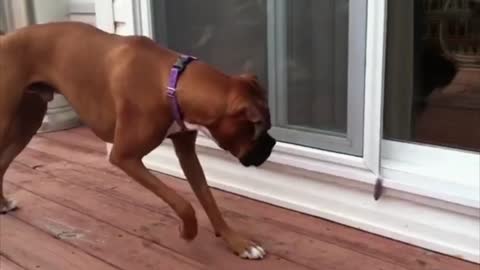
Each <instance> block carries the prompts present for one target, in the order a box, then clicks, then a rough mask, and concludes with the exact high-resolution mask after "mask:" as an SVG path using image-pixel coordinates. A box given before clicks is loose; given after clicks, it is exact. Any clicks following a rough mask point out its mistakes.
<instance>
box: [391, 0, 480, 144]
mask: <svg viewBox="0 0 480 270" xmlns="http://www.w3.org/2000/svg"><path fill="white" fill-rule="evenodd" d="M388 18H389V20H388V36H387V43H388V48H387V78H386V89H385V106H384V107H385V117H384V136H385V138H387V139H391V140H399V141H407V142H418V143H427V144H432V145H440V146H447V147H454V148H461V149H468V150H474V151H480V139H479V138H480V124H479V123H480V2H478V1H474V0H450V1H446V0H435V1H434V0H390V1H389V15H388Z"/></svg>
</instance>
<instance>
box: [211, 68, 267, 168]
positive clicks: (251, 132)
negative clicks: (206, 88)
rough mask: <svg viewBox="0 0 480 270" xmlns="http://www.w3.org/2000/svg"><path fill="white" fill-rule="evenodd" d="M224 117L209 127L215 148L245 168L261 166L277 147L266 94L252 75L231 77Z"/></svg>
mask: <svg viewBox="0 0 480 270" xmlns="http://www.w3.org/2000/svg"><path fill="white" fill-rule="evenodd" d="M226 105H227V106H226V108H227V109H226V111H225V114H224V115H223V116H222V117H221V118H220V119H219V120H218V121H216V123H215V124H213V125H212V126H210V127H209V130H210V133H211V135H212V137H213V138H214V139H215V140H216V141H217V143H218V145H219V146H220V147H222V148H223V149H225V150H227V151H229V152H230V153H231V154H232V155H234V156H235V157H237V158H238V160H239V161H240V162H241V163H242V165H244V166H246V167H247V166H260V165H262V164H263V163H264V162H265V161H266V160H267V159H268V158H269V156H270V154H271V153H272V149H273V147H274V146H275V144H276V141H275V139H273V138H272V137H271V136H270V135H269V134H268V131H269V129H270V128H271V122H270V111H269V108H268V102H267V96H266V91H265V90H264V89H263V88H262V87H261V85H260V84H259V82H258V80H257V78H256V76H254V75H241V76H237V77H234V78H233V83H232V88H231V89H230V91H229V93H228V100H227V104H226Z"/></svg>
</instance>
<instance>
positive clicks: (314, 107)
mask: <svg viewBox="0 0 480 270" xmlns="http://www.w3.org/2000/svg"><path fill="white" fill-rule="evenodd" d="M348 5H349V1H348V0H320V1H319V0H308V1H307V0H300V1H288V2H287V8H286V10H287V12H286V13H287V17H286V19H287V23H286V27H287V29H286V34H287V36H286V43H287V46H286V47H287V48H286V51H287V55H286V57H287V62H286V64H287V76H286V78H287V82H286V84H287V93H285V94H286V95H287V97H288V98H287V100H288V102H287V104H286V106H280V108H282V109H284V110H286V115H287V119H286V123H281V124H285V125H287V126H289V125H292V126H302V127H305V128H308V129H310V130H312V129H317V130H318V131H320V132H321V131H325V130H326V131H332V132H339V133H346V127H347V82H348V72H347V67H348V15H349V14H348Z"/></svg>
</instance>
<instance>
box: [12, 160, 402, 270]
mask: <svg viewBox="0 0 480 270" xmlns="http://www.w3.org/2000/svg"><path fill="white" fill-rule="evenodd" d="M42 169H45V167H44V168H42ZM24 170H26V171H24V172H22V168H17V167H15V170H14V172H13V173H12V174H13V176H12V177H14V178H16V181H15V182H16V183H18V184H19V185H21V186H22V187H23V188H25V189H28V190H30V191H32V192H35V193H38V194H41V196H44V197H47V198H49V199H51V200H54V201H56V202H59V203H62V204H65V205H67V206H69V207H74V208H75V209H79V210H80V211H82V212H84V213H89V214H90V215H92V216H95V217H96V218H98V219H102V220H104V221H107V222H111V223H112V224H115V225H117V226H119V227H122V228H124V229H125V230H127V231H130V232H132V233H135V234H138V232H139V231H140V233H142V234H141V236H142V237H146V238H148V239H152V240H154V241H158V242H159V243H161V244H162V245H165V246H169V247H170V248H172V249H174V250H176V251H178V252H180V253H182V254H188V256H195V257H193V258H195V259H197V260H200V261H202V262H205V261H204V260H202V258H204V256H198V255H199V254H202V253H204V255H205V254H206V255H207V257H217V258H220V260H217V261H215V262H216V263H220V264H222V265H223V266H227V265H228V264H229V263H231V262H232V259H231V256H230V255H229V254H228V253H226V249H225V248H222V247H221V246H219V245H218V243H217V244H216V243H214V242H212V240H213V238H212V232H211V230H210V229H208V232H206V230H202V232H201V234H200V238H201V241H196V242H195V243H200V244H201V245H199V246H196V245H192V248H194V247H197V249H196V250H195V252H191V251H192V250H188V249H186V248H185V247H184V246H179V245H178V242H179V239H178V236H177V235H178V233H176V227H177V226H176V224H177V223H176V221H175V219H174V215H173V213H171V211H170V209H169V208H167V207H166V205H165V204H163V203H160V202H159V201H160V200H159V199H158V198H156V197H155V196H145V195H147V194H148V193H147V192H146V191H145V190H144V189H143V188H141V187H140V186H138V185H136V184H131V183H127V182H123V183H122V182H116V184H117V186H116V187H115V189H113V191H112V190H111V189H105V187H102V188H101V189H99V190H97V191H99V192H103V193H104V194H107V196H105V195H101V194H98V192H95V191H93V190H86V188H92V187H93V188H94V187H95V179H98V176H95V175H94V174H93V173H92V172H89V173H81V177H80V174H79V175H74V174H72V173H71V172H72V171H75V170H72V168H68V170H66V171H65V172H69V173H68V176H66V178H68V179H69V182H67V181H61V180H60V181H59V179H56V180H52V179H54V178H56V177H57V175H56V174H57V173H58V172H59V171H62V170H54V171H53V172H50V175H52V176H53V175H55V176H53V177H52V176H51V177H43V176H42V177H40V179H38V178H37V179H36V180H35V181H32V180H31V179H32V178H31V175H30V172H28V170H29V169H28V168H25V169H24ZM22 174H23V175H22ZM94 178H95V179H94ZM7 179H10V176H8V177H7ZM85 179H87V180H86V181H89V182H88V183H85V184H83V187H80V186H78V187H76V186H74V185H71V184H72V183H75V185H80V183H82V182H83V181H85ZM103 181H108V178H107V179H103ZM111 192H114V193H115V194H116V195H112V194H111ZM116 198H119V199H120V200H121V201H122V202H121V203H119V202H117V199H116ZM138 198H141V199H138ZM125 202H129V203H127V204H125ZM130 203H131V204H130ZM115 204H116V205H115ZM99 206H101V207H99ZM196 209H197V217H199V221H200V224H201V226H202V227H203V228H209V223H208V219H207V217H206V215H205V214H204V212H203V210H202V209H201V208H200V206H199V205H196ZM102 210H103V211H102ZM228 215H229V218H230V219H231V220H233V221H234V222H232V223H235V224H236V227H239V228H255V232H256V233H258V234H259V235H262V236H261V237H259V236H258V235H257V236H255V238H257V239H258V238H260V239H261V240H262V242H263V243H264V244H265V245H266V246H267V248H268V249H269V250H270V252H271V253H272V254H275V255H277V256H275V257H278V258H277V259H278V260H266V261H264V262H266V263H273V265H265V264H264V263H263V262H262V263H261V264H255V267H260V269H263V268H265V267H266V268H272V269H277V268H278V267H286V263H288V261H292V262H295V263H297V264H299V265H303V266H306V267H309V268H314V267H318V266H321V267H324V268H326V269H335V268H336V267H338V266H342V267H343V268H342V269H359V270H361V269H369V270H370V269H372V270H373V269H405V268H402V267H399V266H397V265H395V264H392V263H388V262H384V261H382V260H379V259H376V258H372V257H369V256H365V255H363V254H360V253H358V252H355V251H352V250H349V249H345V248H342V247H338V246H336V245H334V244H331V243H326V242H323V241H320V240H316V239H314V238H312V237H309V236H308V235H305V234H301V233H298V232H294V231H285V230H283V229H281V228H280V227H278V226H275V225H273V224H271V223H265V222H259V221H258V220H255V219H251V218H249V217H246V216H244V215H241V214H237V213H234V212H228ZM123 216H127V217H128V218H125V217H123ZM147 221H148V222H147ZM159 221H161V222H160V223H159ZM139 222H140V223H139ZM145 226H146V227H145ZM142 230H143V231H144V232H142ZM172 230H173V231H172ZM152 231H153V232H155V234H154V235H152ZM243 233H248V232H246V230H244V231H243ZM205 246H208V247H209V248H213V249H212V250H211V251H212V253H211V254H210V253H209V252H208V251H203V252H202V247H203V248H204V247H205ZM217 247H218V248H217ZM292 250H294V251H295V252H292ZM215 254H218V255H221V256H215ZM224 257H225V258H230V259H226V261H222V259H223V258H224ZM280 258H285V259H286V260H287V261H285V260H283V259H280ZM359 261H362V264H361V265H359V264H358V262H359ZM275 264H277V265H275ZM215 266H217V265H215ZM244 267H246V265H242V266H241V267H240V268H238V269H243V268H244ZM252 267H253V266H252ZM293 267H294V266H293V265H292V266H289V267H288V269H296V268H293ZM219 269H221V268H219Z"/></svg>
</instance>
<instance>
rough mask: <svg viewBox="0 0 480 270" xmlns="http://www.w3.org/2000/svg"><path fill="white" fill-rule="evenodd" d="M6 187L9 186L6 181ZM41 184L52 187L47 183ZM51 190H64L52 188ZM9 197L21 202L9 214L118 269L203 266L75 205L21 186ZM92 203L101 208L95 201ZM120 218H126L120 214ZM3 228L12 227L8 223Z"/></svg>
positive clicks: (201, 267) (195, 267)
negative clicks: (89, 213)
mask: <svg viewBox="0 0 480 270" xmlns="http://www.w3.org/2000/svg"><path fill="white" fill-rule="evenodd" d="M7 187H10V185H9V184H7ZM43 187H44V188H47V189H49V188H52V186H50V185H49V186H43ZM52 190H53V192H64V190H58V189H55V188H52ZM68 195H72V194H68ZM13 196H14V197H15V198H17V199H18V200H19V201H21V202H22V203H23V204H24V205H25V207H24V208H22V209H20V210H19V211H16V212H13V213H12V215H13V216H15V217H16V218H18V219H20V220H22V221H24V222H26V223H28V224H31V225H32V226H35V227H37V228H39V229H40V230H42V231H44V232H46V233H48V234H50V235H51V236H53V237H55V238H58V239H61V240H62V241H64V242H67V243H69V244H70V245H71V246H74V247H76V248H78V249H80V250H83V251H84V252H86V253H88V254H91V255H93V256H95V257H98V258H102V260H104V261H106V262H108V263H109V264H111V265H115V266H117V267H118V268H121V269H138V270H147V269H149V270H150V269H154V268H156V267H162V268H165V269H185V270H193V269H206V268H205V267H204V266H203V265H202V264H200V263H198V262H196V261H194V260H192V259H189V258H187V257H185V256H183V255H181V254H177V253H175V252H172V251H171V250H169V249H167V248H164V247H162V246H160V245H157V244H155V243H152V242H150V241H145V240H144V239H141V238H138V237H136V236H132V235H131V234H129V233H125V232H124V231H123V230H120V229H117V228H115V227H114V226H111V225H110V224H107V223H105V222H101V221H99V220H96V219H94V218H91V217H89V216H87V215H84V214H81V213H79V212H78V211H76V210H74V209H75V206H72V208H66V207H64V206H62V205H60V204H57V203H54V202H51V201H49V200H46V199H44V198H41V197H39V196H37V195H34V194H33V193H31V192H28V191H26V190H23V189H19V190H17V191H15V192H14V194H13ZM93 206H94V207H101V206H100V205H95V204H93ZM120 217H122V218H124V219H125V218H128V217H126V216H124V215H122V214H120ZM6 227H7V228H9V229H10V230H14V227H11V226H9V224H6ZM25 243H26V242H25ZM17 245H18V243H17ZM37 248H41V246H38V247H37ZM65 269H69V268H65ZM84 269H87V268H84ZM92 269H93V268H92Z"/></svg>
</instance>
